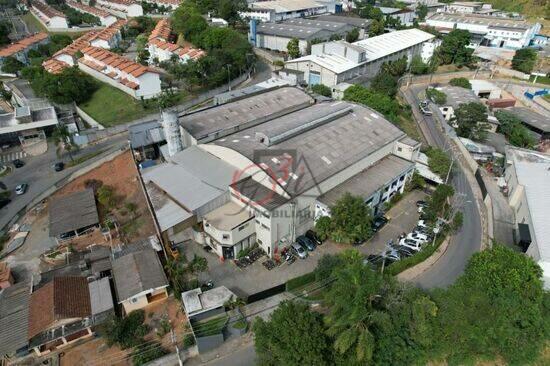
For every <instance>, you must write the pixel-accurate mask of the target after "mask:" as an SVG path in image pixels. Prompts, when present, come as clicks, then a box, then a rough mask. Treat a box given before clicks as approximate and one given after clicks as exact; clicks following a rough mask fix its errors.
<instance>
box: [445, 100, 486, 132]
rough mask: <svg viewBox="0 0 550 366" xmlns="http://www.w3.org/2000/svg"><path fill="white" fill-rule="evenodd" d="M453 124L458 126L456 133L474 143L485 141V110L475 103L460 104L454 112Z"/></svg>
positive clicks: (482, 106) (481, 105)
mask: <svg viewBox="0 0 550 366" xmlns="http://www.w3.org/2000/svg"><path fill="white" fill-rule="evenodd" d="M453 120H454V122H455V123H456V124H457V125H458V127H457V129H456V133H457V134H458V135H459V136H461V137H466V138H469V139H472V140H475V141H485V139H486V138H487V131H488V129H489V124H488V123H487V108H486V107H485V106H484V105H483V104H481V103H477V102H470V103H465V104H461V105H459V106H458V108H456V109H455V110H454V117H453Z"/></svg>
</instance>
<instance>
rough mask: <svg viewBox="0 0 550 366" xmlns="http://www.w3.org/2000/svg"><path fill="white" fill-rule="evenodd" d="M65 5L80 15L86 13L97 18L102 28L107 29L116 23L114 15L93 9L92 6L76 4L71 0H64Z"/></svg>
mask: <svg viewBox="0 0 550 366" xmlns="http://www.w3.org/2000/svg"><path fill="white" fill-rule="evenodd" d="M65 4H67V6H69V7H71V8H73V9H75V10H77V11H79V12H81V13H86V14H90V15H93V16H95V17H98V18H99V21H100V22H101V25H102V26H104V27H108V26H110V25H111V24H113V23H114V22H116V21H117V18H116V17H115V16H114V15H111V14H110V13H109V12H107V11H105V10H102V9H98V8H95V7H93V6H89V5H86V4H83V3H77V2H76V1H71V0H65Z"/></svg>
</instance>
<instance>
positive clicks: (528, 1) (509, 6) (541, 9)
mask: <svg viewBox="0 0 550 366" xmlns="http://www.w3.org/2000/svg"><path fill="white" fill-rule="evenodd" d="M485 2H487V3H490V4H493V8H495V9H503V10H506V11H510V12H517V13H522V14H524V15H525V16H532V17H540V18H543V17H546V18H548V17H550V3H549V2H547V1H545V0H513V1H512V0H487V1H485Z"/></svg>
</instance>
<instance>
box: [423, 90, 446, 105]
mask: <svg viewBox="0 0 550 366" xmlns="http://www.w3.org/2000/svg"><path fill="white" fill-rule="evenodd" d="M426 97H428V99H430V100H431V101H432V102H434V103H435V104H438V105H443V104H445V103H447V95H445V93H443V92H441V91H439V90H437V89H435V88H428V89H426Z"/></svg>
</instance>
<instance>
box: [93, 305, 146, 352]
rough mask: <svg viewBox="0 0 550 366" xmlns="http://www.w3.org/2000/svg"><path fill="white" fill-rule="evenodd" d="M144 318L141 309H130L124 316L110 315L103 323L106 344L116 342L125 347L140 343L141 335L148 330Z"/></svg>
mask: <svg viewBox="0 0 550 366" xmlns="http://www.w3.org/2000/svg"><path fill="white" fill-rule="evenodd" d="M144 320H145V312H144V311H143V310H135V311H132V312H131V313H130V314H128V316H127V317H126V318H118V317H116V316H112V317H111V318H110V319H108V320H107V321H106V322H105V323H104V329H105V340H106V341H107V344H108V345H109V346H112V345H114V344H116V345H118V346H120V348H122V349H125V348H131V347H135V346H137V345H138V344H140V343H142V341H143V337H144V336H145V335H146V334H147V333H148V332H149V326H148V325H146V324H143V321H144Z"/></svg>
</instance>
